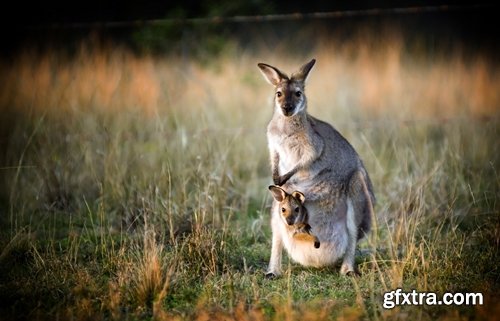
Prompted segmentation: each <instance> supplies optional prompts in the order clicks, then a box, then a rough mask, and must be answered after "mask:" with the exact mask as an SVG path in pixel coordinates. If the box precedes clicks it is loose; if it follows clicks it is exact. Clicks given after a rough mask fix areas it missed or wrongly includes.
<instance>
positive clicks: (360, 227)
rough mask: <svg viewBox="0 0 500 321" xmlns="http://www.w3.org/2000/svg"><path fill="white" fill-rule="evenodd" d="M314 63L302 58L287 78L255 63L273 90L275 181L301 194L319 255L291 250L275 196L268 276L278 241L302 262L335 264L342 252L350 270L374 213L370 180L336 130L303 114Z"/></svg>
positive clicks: (275, 271) (277, 257)
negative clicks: (358, 242) (295, 70)
mask: <svg viewBox="0 0 500 321" xmlns="http://www.w3.org/2000/svg"><path fill="white" fill-rule="evenodd" d="M314 63H315V60H314V59H313V60H311V61H310V62H308V63H306V64H305V65H304V66H302V67H301V68H300V69H299V71H298V72H296V73H294V74H292V76H291V77H290V78H289V77H288V76H287V75H286V74H285V73H283V72H281V71H280V70H279V69H277V68H275V67H273V66H270V65H267V64H258V66H259V68H260V69H261V71H262V74H263V75H264V77H265V78H266V80H267V81H268V82H269V83H270V84H272V85H273V86H274V87H275V92H276V95H275V100H274V105H275V106H274V107H275V110H274V114H273V117H272V119H271V121H270V122H269V124H268V127H267V138H268V143H269V151H270V157H271V167H272V176H273V181H274V184H276V185H279V186H281V187H282V188H283V189H284V190H286V191H288V192H290V191H301V192H302V193H303V194H304V195H305V199H306V202H305V203H304V206H305V207H306V208H307V210H308V212H309V223H310V225H311V227H312V229H313V232H314V234H315V235H317V236H318V238H319V240H320V241H321V245H322V248H321V249H319V250H321V253H319V252H320V251H318V253H317V255H323V257H321V256H318V257H312V256H310V254H308V253H293V252H294V251H300V248H299V247H297V246H295V245H294V243H293V241H291V240H289V239H287V237H288V236H287V234H286V233H284V232H283V230H282V229H281V228H280V227H279V226H278V225H277V223H276V219H275V216H276V215H277V214H276V212H278V206H277V205H276V201H274V203H273V207H272V217H273V219H272V228H273V248H272V254H271V260H270V264H269V273H270V274H272V275H279V274H280V269H281V267H280V266H279V265H280V262H281V248H282V247H283V246H284V247H285V248H286V249H287V251H288V253H289V254H290V255H291V256H292V258H295V259H296V260H297V261H299V262H300V263H302V264H304V265H315V266H321V265H326V264H334V261H336V260H337V259H339V258H341V257H343V258H344V260H343V263H342V267H341V272H342V273H345V274H346V273H349V272H354V271H355V267H354V252H355V248H356V243H357V241H358V240H359V239H360V238H362V237H363V236H364V235H365V234H366V233H368V232H369V230H370V226H371V220H372V217H373V215H374V212H373V206H374V204H375V196H374V193H373V187H372V183H371V181H370V178H369V176H368V173H367V171H366V169H365V167H364V165H363V162H362V161H361V159H360V158H359V156H358V154H357V153H356V151H355V150H354V148H353V147H352V146H351V144H349V142H348V141H347V140H346V139H345V138H344V137H343V136H342V135H341V134H340V133H339V132H338V131H337V130H336V129H334V128H333V127H332V126H331V125H329V124H328V123H326V122H324V121H321V120H319V119H316V118H314V117H313V116H311V115H309V114H308V113H307V99H306V95H305V93H304V89H305V80H306V79H307V76H308V74H309V72H310V70H311V69H312V67H313V65H314ZM278 214H279V213H278ZM351 216H352V217H351ZM325 251H333V252H335V253H332V252H325ZM314 253H316V252H314Z"/></svg>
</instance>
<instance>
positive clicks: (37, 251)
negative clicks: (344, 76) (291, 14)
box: [0, 49, 500, 320]
mask: <svg viewBox="0 0 500 321" xmlns="http://www.w3.org/2000/svg"><path fill="white" fill-rule="evenodd" d="M325 50H326V49H325ZM101 54H102V52H101V53H100V52H97V53H91V54H90V55H89V56H87V54H82V55H81V56H78V57H77V58H75V60H74V61H69V62H65V63H63V64H61V65H59V63H55V62H50V61H49V62H47V64H48V65H47V66H45V65H44V62H43V61H44V60H43V59H42V62H41V63H40V64H39V65H37V64H35V63H34V62H31V64H32V65H30V66H31V67H30V66H26V61H24V62H23V61H21V62H20V63H19V64H18V65H16V64H14V65H13V67H11V69H7V71H9V70H10V72H11V73H9V72H7V71H6V72H4V73H3V77H4V78H5V79H11V80H12V79H14V78H12V76H11V75H12V74H13V73H14V71H19V74H21V75H23V73H22V72H21V71H22V70H24V74H26V73H27V75H28V76H26V77H28V78H22V77H21V78H16V79H18V80H17V81H18V84H17V85H15V84H12V83H11V84H10V85H9V86H10V87H8V88H7V89H3V92H2V96H1V97H2V99H3V101H2V108H3V117H2V118H3V119H2V125H3V126H4V127H3V128H5V129H6V130H5V133H3V137H5V139H4V141H5V142H6V143H5V144H4V145H3V146H4V147H5V148H4V150H3V154H2V155H1V156H2V161H3V164H4V166H2V168H1V169H0V171H1V176H0V178H1V179H2V184H3V187H2V189H1V190H0V191H1V194H0V195H1V202H0V204H1V207H0V211H1V218H0V312H1V313H0V315H1V317H0V318H6V319H11V318H12V319H15V318H19V319H21V318H27V319H39V320H45V319H47V320H54V319H72V320H87V319H92V320H99V319H103V320H123V319H128V320H151V319H155V320H164V319H165V320H167V319H199V320H206V319H223V318H228V319H239V320H261V319H271V320H282V319H286V320H317V319H324V320H359V319H371V320H399V319H404V318H407V319H411V320H419V319H424V320H425V319H429V318H433V319H446V318H457V317H460V318H463V319H473V318H488V317H489V316H490V315H494V312H495V311H498V309H499V306H500V305H499V303H498V302H499V301H498V287H499V286H500V284H499V275H500V274H499V270H498V269H499V268H498V264H497V263H496V262H499V261H500V255H499V251H498V248H499V230H500V225H499V220H498V217H499V216H498V214H499V210H500V205H499V204H498V199H499V190H500V189H499V187H500V177H499V174H498V164H499V159H498V152H497V151H498V150H499V148H500V146H499V145H500V144H499V142H498V137H499V134H500V133H499V131H500V126H499V125H500V120H499V118H498V113H497V112H494V113H492V114H491V113H490V114H489V117H488V118H487V119H483V118H480V117H476V116H477V115H484V110H491V108H492V107H491V106H490V105H488V106H487V107H485V108H481V106H479V107H478V108H479V109H478V113H477V115H476V114H474V113H473V112H470V111H469V112H466V113H463V110H462V109H460V112H459V111H458V110H455V115H454V116H453V117H452V118H450V119H448V120H447V119H446V117H445V118H443V117H441V116H439V117H438V116H436V115H434V114H432V113H430V112H427V114H425V115H426V117H421V116H420V117H418V118H416V119H415V120H414V121H410V122H405V121H403V120H404V119H406V117H407V115H408V110H407V109H404V108H403V109H401V110H400V111H398V110H397V109H393V110H392V111H391V112H390V113H387V114H385V113H384V112H382V111H381V110H379V109H378V108H379V107H376V106H375V107H374V108H375V109H371V110H364V109H360V108H358V109H356V108H354V109H350V110H346V109H345V108H344V107H343V106H342V101H340V103H339V104H335V105H333V106H332V105H331V99H333V97H331V96H329V95H327V94H323V95H320V94H319V93H320V92H321V90H322V88H323V87H324V86H325V82H320V80H324V79H328V78H325V77H328V75H326V74H325V73H322V71H321V70H322V69H321V68H322V66H321V63H322V62H321V60H319V64H318V66H317V69H318V70H313V72H312V74H311V84H310V89H311V90H310V91H308V94H309V95H310V104H311V108H310V109H311V113H313V114H314V115H317V116H319V117H320V118H322V119H325V120H327V121H329V122H330V123H333V124H334V125H335V126H336V127H337V129H339V130H340V131H341V132H342V133H343V134H344V135H345V136H346V137H347V138H348V139H349V140H350V141H351V143H352V144H353V145H354V146H355V148H356V149H357V150H358V152H359V153H360V155H361V156H362V158H363V160H364V162H365V164H366V166H367V168H368V171H369V173H370V175H371V177H372V180H373V184H374V186H375V191H376V196H377V200H378V203H377V207H376V212H377V222H376V225H375V228H374V230H373V232H372V233H371V235H370V237H369V238H368V239H366V240H363V241H362V242H361V243H360V249H361V251H360V252H359V253H358V255H357V261H358V264H359V267H360V270H361V272H362V276H361V277H360V278H357V279H351V278H348V277H344V276H341V275H340V274H339V272H338V267H328V268H322V269H312V268H304V267H300V266H298V265H297V264H294V263H293V262H291V261H288V260H287V259H286V258H285V260H284V268H285V273H284V276H283V277H282V278H280V279H277V280H272V281H270V280H267V279H265V278H264V271H265V269H266V267H267V262H268V259H269V255H270V245H271V231H270V226H269V218H270V216H269V205H270V197H269V195H267V193H268V192H267V188H266V187H267V185H268V184H269V182H270V173H269V165H268V154H267V147H266V140H265V127H266V124H267V120H268V119H269V118H270V116H271V107H270V106H269V103H268V102H267V100H266V98H267V97H268V96H269V95H270V94H271V88H269V87H268V86H266V84H265V83H264V81H263V80H261V79H260V75H259V74H258V70H257V68H256V67H255V64H254V62H253V57H248V56H242V57H240V58H239V59H240V60H237V58H235V57H233V58H228V57H224V58H221V61H216V62H214V63H215V64H220V65H221V66H225V67H224V68H222V71H220V70H219V71H214V70H210V69H205V68H203V67H200V66H198V65H197V64H196V63H191V64H190V68H191V71H190V74H189V75H186V74H184V71H183V70H179V69H176V68H174V67H172V66H173V65H175V61H174V62H169V61H168V59H167V58H165V59H163V60H162V59H159V58H156V59H152V58H148V57H142V58H141V57H139V58H135V57H131V56H127V55H126V54H125V55H124V56H122V55H118V56H110V57H111V58H110V59H108V60H106V59H101V58H102V57H101V58H100V56H99V55H101ZM319 54H320V56H322V57H326V52H322V51H321V52H319ZM105 57H106V56H105ZM117 57H118V58H117ZM120 57H121V58H120ZM377 57H379V58H377V59H383V58H381V57H383V55H382V54H380V53H379V54H378V56H377ZM108 58H109V57H108ZM24 59H26V58H24ZM47 59H48V58H47ZM231 59H234V60H231ZM339 59H340V60H342V56H340V58H339ZM360 59H361V58H360ZM48 60H50V59H48ZM55 60H56V59H54V61H55ZM29 61H31V60H29ZM287 63H288V64H290V65H293V63H295V62H289V61H288V62H287ZM344 63H345V66H344V69H343V70H344V71H345V70H346V69H347V70H351V69H350V68H354V69H352V70H357V69H356V68H357V67H353V65H354V66H356V64H360V62H359V61H358V60H355V61H351V62H349V61H348V60H345V61H344ZM325 64H327V63H326V62H325ZM436 64H437V65H436V66H437V67H439V68H441V69H440V70H444V71H443V72H450V69H451V70H455V69H454V68H455V66H456V62H452V63H451V64H449V65H448V64H446V63H445V62H443V61H440V62H438V63H436ZM148 66H149V67H148ZM398 66H399V69H400V71H399V72H400V74H399V75H400V76H401V77H403V80H408V79H413V76H411V77H410V76H409V75H408V74H407V73H409V74H411V75H414V73H415V70H414V69H416V67H415V66H411V68H410V71H408V66H406V65H404V64H403V63H401V65H398ZM4 67H5V66H4ZM326 67H327V68H333V67H332V66H331V65H328V64H327V66H326ZM368 67H370V66H368ZM371 67H374V65H371ZM23 68H24V69H23ZM44 68H45V69H44ZM94 68H95V69H94ZM421 68H422V69H419V70H420V73H421V74H422V75H426V72H427V71H426V70H427V69H425V68H424V67H421ZM492 68H493V67H492ZM333 69H335V68H333ZM5 70H6V69H5V68H4V71H5ZM26 70H27V71H26ZM44 70H46V71H50V74H51V77H48V78H44V77H45V76H44V74H43V72H44ZM65 70H66V71H65ZM67 70H70V74H72V73H74V74H75V77H76V78H75V79H73V80H71V77H69V78H68V77H67V76H65V75H66V74H65V73H66V72H67ZM120 70H125V71H120ZM134 70H135V71H134ZM368 70H369V71H370V70H371V69H368ZM371 71H373V72H375V71H376V70H371ZM85 72H87V74H85ZM120 72H123V74H120ZM315 72H317V73H318V74H319V75H317V76H315ZM31 73H32V74H31ZM116 73H118V74H119V77H118V78H117V79H118V80H116V77H115V75H116ZM144 73H146V74H144ZM470 74H471V73H470V72H469V71H467V72H464V73H463V74H462V73H460V74H459V76H461V77H463V78H464V80H463V81H462V82H454V84H455V85H456V86H466V85H467V84H468V81H470V79H469V78H468V77H472V76H470ZM472 74H473V75H474V73H472ZM29 75H32V76H33V75H35V79H34V81H33V83H34V88H33V89H32V91H31V92H25V93H23V94H21V91H20V90H21V89H19V88H21V87H22V86H25V84H24V83H25V82H27V81H28V80H27V79H29V78H30V77H31V76H29ZM183 75H184V76H183ZM64 77H67V78H64ZM80 77H81V78H80ZM92 77H96V78H95V79H93V78H92ZM99 77H101V78H102V79H101V78H99ZM182 77H186V78H182ZM315 77H319V79H320V80H314V78H315ZM352 77H355V73H353V75H352ZM384 77H389V76H388V75H385V76H384ZM390 77H392V76H390ZM405 77H408V78H405ZM488 77H494V76H492V75H490V76H488ZM424 78H425V77H424ZM19 79H21V80H19ZM92 79H93V80H92ZM113 79H115V80H116V83H115V84H114V85H113V84H110V82H112V81H113ZM384 79H385V78H384ZM89 80H90V82H91V83H90V84H88V83H87V81H89ZM45 82H48V83H45ZM95 82H97V83H98V85H96V87H95V88H93V89H92V88H91V89H88V90H90V92H91V93H93V94H94V96H93V98H89V97H87V96H86V95H85V94H82V92H85V90H87V89H85V88H86V87H85V86H89V85H90V86H91V85H93V83H95ZM179 82H181V83H180V84H179ZM424 82H427V81H424ZM133 83H135V84H136V85H141V84H142V85H143V86H145V87H144V88H146V87H147V88H150V86H149V85H151V86H153V85H154V86H156V88H159V90H158V91H154V90H149V91H147V92H146V94H145V93H144V90H146V89H144V90H143V91H141V90H138V89H137V91H136V92H135V93H130V91H129V89H130V88H132V87H131V86H132V85H131V84H133ZM403 83H404V82H403ZM99 84H107V85H108V86H110V87H111V89H109V92H105V91H104V90H105V89H103V85H99ZM144 84H146V85H147V86H146V85H144ZM414 85H415V84H414V83H413V84H412V86H414ZM452 85H453V84H452ZM16 86H17V87H16ZM20 86H21V87H20ZM154 86H153V87H154ZM422 86H423V84H422ZM496 86H498V85H496ZM16 88H17V89H16ZM68 88H69V89H68ZM336 88H337V87H336ZM48 89H50V92H47V90H48ZM16 90H17V91H16ZM336 90H339V92H336V93H335V94H336V95H337V94H340V93H342V92H343V90H344V89H343V88H337V89H336ZM351 90H354V89H351ZM453 90H454V91H460V90H465V88H458V87H457V88H455V87H454V88H453ZM481 90H483V91H486V92H489V91H490V90H495V84H491V87H488V88H481ZM7 91H9V93H10V94H8V93H6V92H7ZM326 92H330V91H329V90H327V91H326ZM481 93H482V92H473V93H472V94H471V97H472V98H471V99H472V100H471V101H472V102H470V104H473V102H475V101H476V100H477V97H478V95H479V96H481V95H482V94H481ZM108 94H109V95H110V96H109V97H108V96H106V95H108ZM141 95H145V96H141ZM332 95H333V94H332ZM349 95H354V94H353V93H352V92H351V93H350V94H349ZM443 95H450V96H449V97H453V94H450V93H448V92H445V93H443V94H442V96H443ZM488 97H490V98H488V99H490V100H488V99H486V98H485V100H483V101H485V102H486V103H488V104H493V105H494V106H495V105H496V106H497V107H498V100H497V98H495V97H497V96H495V95H494V94H491V95H490V96H488ZM491 97H493V98H491ZM379 98H380V99H376V100H377V101H380V100H383V99H385V98H384V97H379ZM396 98H397V100H398V101H400V102H405V97H404V95H402V96H396ZM85 99H87V100H85ZM349 99H350V98H349ZM391 99H395V98H394V97H392V98H391ZM460 99H461V98H460ZM105 101H109V104H105V103H103V102H105ZM353 101H356V99H354V100H353ZM141 102H142V103H141ZM433 102H434V101H433V100H432V99H430V100H429V101H427V100H425V97H424V99H423V100H422V101H421V102H419V103H422V104H427V103H429V104H431V103H433ZM467 103H468V102H467V101H465V102H462V104H467ZM337 105H340V106H337ZM403 105H404V104H403ZM120 106H123V107H122V108H121V109H118V108H119V107H120ZM407 107H408V106H406V107H405V108H407ZM409 107H412V108H413V107H414V106H413V105H412V106H409ZM460 108H461V107H460ZM446 110H447V112H449V111H454V109H453V108H452V107H450V106H446ZM493 110H495V108H493ZM473 111H474V110H473ZM441 112H443V111H442V110H441V111H440V112H439V113H438V114H440V113H441ZM381 114H382V115H381ZM419 115H421V114H419ZM398 287H402V288H403V289H405V290H407V291H409V290H411V289H416V290H418V291H436V292H438V293H443V292H447V291H448V292H482V293H483V294H484V295H485V297H486V299H485V302H486V304H485V305H484V306H482V307H477V306H476V307H456V306H451V307H446V306H441V307H431V306H417V307H415V306H406V307H397V308H395V309H393V310H384V309H383V308H382V303H383V292H385V291H390V290H393V289H396V288H398Z"/></svg>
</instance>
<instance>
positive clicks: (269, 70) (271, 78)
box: [257, 63, 288, 86]
mask: <svg viewBox="0 0 500 321" xmlns="http://www.w3.org/2000/svg"><path fill="white" fill-rule="evenodd" d="M257 66H259V68H260V71H261V72H262V74H263V75H264V78H265V79H266V80H267V82H268V83H270V84H271V85H274V86H278V84H279V83H280V82H281V81H282V80H283V79H288V76H287V75H286V74H285V73H283V72H281V71H280V70H279V69H278V68H276V67H273V66H270V65H268V64H263V63H260V64H257Z"/></svg>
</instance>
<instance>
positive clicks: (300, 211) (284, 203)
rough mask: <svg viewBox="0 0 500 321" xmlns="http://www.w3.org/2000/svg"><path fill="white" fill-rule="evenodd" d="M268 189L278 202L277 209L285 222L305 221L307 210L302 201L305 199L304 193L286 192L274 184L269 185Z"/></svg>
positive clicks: (292, 223)
mask: <svg viewBox="0 0 500 321" xmlns="http://www.w3.org/2000/svg"><path fill="white" fill-rule="evenodd" d="M269 190H270V191H271V194H272V195H273V197H274V199H275V200H277V201H278V202H279V205H280V207H279V211H280V214H281V217H282V218H283V220H284V221H285V222H286V224H288V225H294V224H297V223H305V222H304V221H306V220H307V218H306V213H307V212H306V208H305V207H304V201H305V200H306V198H305V196H304V194H302V193H301V192H298V191H295V192H293V193H292V194H288V193H287V192H285V190H283V189H282V188H281V187H279V186H276V185H271V186H269Z"/></svg>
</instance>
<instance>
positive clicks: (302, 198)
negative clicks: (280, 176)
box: [292, 191, 306, 204]
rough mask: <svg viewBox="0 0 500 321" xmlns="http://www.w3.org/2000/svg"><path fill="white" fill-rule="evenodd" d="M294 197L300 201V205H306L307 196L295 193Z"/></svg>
mask: <svg viewBox="0 0 500 321" xmlns="http://www.w3.org/2000/svg"><path fill="white" fill-rule="evenodd" d="M292 196H293V197H295V198H296V199H298V200H299V201H300V204H304V202H305V201H306V196H305V195H304V194H302V193H301V192H299V191H295V192H293V193H292Z"/></svg>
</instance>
